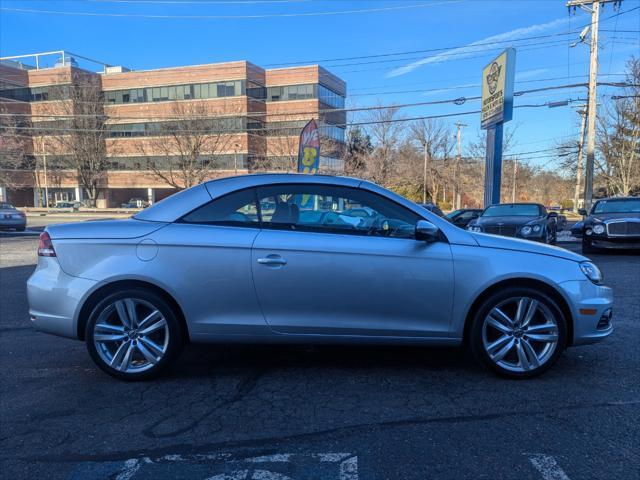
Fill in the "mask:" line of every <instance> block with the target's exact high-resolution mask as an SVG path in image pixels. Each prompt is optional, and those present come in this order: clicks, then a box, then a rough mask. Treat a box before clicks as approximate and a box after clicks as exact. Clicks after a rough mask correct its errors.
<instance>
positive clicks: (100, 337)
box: [93, 333, 128, 342]
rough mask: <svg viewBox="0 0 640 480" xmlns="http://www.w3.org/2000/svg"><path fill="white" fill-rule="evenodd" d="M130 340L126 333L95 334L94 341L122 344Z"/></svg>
mask: <svg viewBox="0 0 640 480" xmlns="http://www.w3.org/2000/svg"><path fill="white" fill-rule="evenodd" d="M127 338H128V336H127V334H125V333H94V334H93V339H94V340H95V341H97V342H122V341H123V340H126V339H127Z"/></svg>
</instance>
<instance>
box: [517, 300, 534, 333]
mask: <svg viewBox="0 0 640 480" xmlns="http://www.w3.org/2000/svg"><path fill="white" fill-rule="evenodd" d="M537 310H538V301H537V300H533V299H531V302H529V306H528V308H527V312H526V313H525V315H524V318H523V319H522V323H521V324H520V326H521V327H522V328H525V327H526V326H527V325H529V324H530V323H531V320H533V317H534V316H535V314H536V311H537Z"/></svg>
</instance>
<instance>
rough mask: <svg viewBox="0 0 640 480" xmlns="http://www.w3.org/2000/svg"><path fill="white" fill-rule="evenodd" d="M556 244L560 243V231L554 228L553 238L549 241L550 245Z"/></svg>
mask: <svg viewBox="0 0 640 480" xmlns="http://www.w3.org/2000/svg"><path fill="white" fill-rule="evenodd" d="M556 243H558V229H557V228H554V229H553V235H552V236H551V239H550V240H549V245H555V244H556Z"/></svg>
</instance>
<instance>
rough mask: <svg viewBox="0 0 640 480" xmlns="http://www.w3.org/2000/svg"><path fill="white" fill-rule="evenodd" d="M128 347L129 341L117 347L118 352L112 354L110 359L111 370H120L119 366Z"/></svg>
mask: <svg viewBox="0 0 640 480" xmlns="http://www.w3.org/2000/svg"><path fill="white" fill-rule="evenodd" d="M130 346H131V341H130V340H127V341H126V342H122V344H121V345H120V346H119V347H118V350H116V353H114V354H113V358H112V359H111V366H112V367H113V368H115V369H116V370H122V369H121V368H120V366H121V365H122V362H123V360H124V359H125V357H126V356H127V354H128V352H129V347H130Z"/></svg>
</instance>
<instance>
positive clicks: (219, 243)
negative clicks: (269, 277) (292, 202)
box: [148, 188, 273, 340]
mask: <svg viewBox="0 0 640 480" xmlns="http://www.w3.org/2000/svg"><path fill="white" fill-rule="evenodd" d="M259 231H260V224H259V221H258V214H257V207H256V197H255V190H254V189H252V188H250V189H245V190H239V191H235V192H232V193H229V194H227V195H224V196H222V197H220V198H217V199H214V200H213V201H211V202H209V203H207V204H206V205H203V206H201V207H200V208H197V209H195V210H194V211H192V212H191V213H189V214H187V215H185V216H184V217H183V218H181V219H180V220H179V221H177V222H175V223H173V224H171V225H168V226H167V227H165V228H162V229H160V230H159V231H158V232H157V233H156V234H154V240H155V241H156V242H157V243H158V244H159V245H160V253H159V254H158V258H157V259H156V260H155V261H153V262H149V265H148V269H153V268H161V271H159V272H157V273H154V272H153V271H152V270H149V274H150V275H151V274H153V275H154V276H157V277H161V278H163V279H165V282H166V283H168V284H169V285H171V287H172V289H173V291H174V292H176V295H177V296H178V298H177V300H178V302H179V303H180V305H181V306H182V308H183V310H184V314H185V317H186V318H187V321H188V322H189V334H190V336H191V338H192V339H194V340H207V339H209V338H212V337H215V338H220V335H226V334H231V335H255V334H265V333H267V334H272V333H273V332H272V331H271V330H270V329H269V328H268V327H267V325H266V323H265V321H264V317H263V315H262V312H261V310H260V306H259V305H258V300H257V298H256V294H255V288H254V286H253V278H252V272H251V247H252V246H253V242H254V240H255V238H256V236H257V235H258V233H259Z"/></svg>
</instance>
